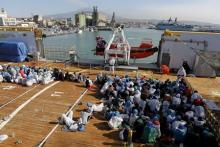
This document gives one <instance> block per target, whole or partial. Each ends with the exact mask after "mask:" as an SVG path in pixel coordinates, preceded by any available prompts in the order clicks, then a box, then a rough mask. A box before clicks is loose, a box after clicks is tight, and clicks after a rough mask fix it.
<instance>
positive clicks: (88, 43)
mask: <svg viewBox="0 0 220 147" xmlns="http://www.w3.org/2000/svg"><path fill="white" fill-rule="evenodd" d="M112 33H113V32H112V31H97V32H89V31H84V32H83V33H82V34H77V33H74V34H68V35H62V36H54V37H47V38H45V39H44V41H43V42H44V46H45V55H46V58H47V59H52V60H65V59H67V58H68V50H72V49H71V48H72V47H74V49H75V50H77V53H78V55H79V57H80V59H81V60H84V59H103V57H102V56H95V55H94V51H93V50H94V49H95V47H96V36H102V37H104V39H105V40H106V42H108V41H109V40H110V38H111V36H112ZM162 33H163V32H162V31H158V30H152V29H146V28H126V29H125V36H126V38H127V40H128V41H129V43H130V45H131V46H139V45H140V43H141V41H142V40H143V39H145V38H150V39H152V41H153V44H154V46H158V44H159V41H160V39H161V34H162ZM156 60H157V53H155V54H154V55H153V56H151V57H148V58H144V59H137V60H136V63H153V62H156Z"/></svg>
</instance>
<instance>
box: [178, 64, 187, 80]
mask: <svg viewBox="0 0 220 147" xmlns="http://www.w3.org/2000/svg"><path fill="white" fill-rule="evenodd" d="M177 77H179V78H181V77H182V78H183V77H186V70H185V69H184V67H183V66H182V67H181V68H180V69H179V70H178V72H177Z"/></svg>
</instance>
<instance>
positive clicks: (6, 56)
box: [0, 41, 28, 62]
mask: <svg viewBox="0 0 220 147" xmlns="http://www.w3.org/2000/svg"><path fill="white" fill-rule="evenodd" d="M27 54H28V49H27V47H26V45H25V44H24V43H23V42H7V41H4V42H3V41H0V60H1V61H10V62H22V61H24V60H25V58H26V57H27Z"/></svg>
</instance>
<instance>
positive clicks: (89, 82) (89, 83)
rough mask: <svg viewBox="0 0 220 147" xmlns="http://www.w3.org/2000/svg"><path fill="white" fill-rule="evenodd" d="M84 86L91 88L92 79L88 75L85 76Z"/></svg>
mask: <svg viewBox="0 0 220 147" xmlns="http://www.w3.org/2000/svg"><path fill="white" fill-rule="evenodd" d="M85 85H86V88H89V89H90V88H92V80H91V79H90V78H89V77H86V82H85Z"/></svg>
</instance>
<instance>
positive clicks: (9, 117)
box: [0, 81, 59, 130]
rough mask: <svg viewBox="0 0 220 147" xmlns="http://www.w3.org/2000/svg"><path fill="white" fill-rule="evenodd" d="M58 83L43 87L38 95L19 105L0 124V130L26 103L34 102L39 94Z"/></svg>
mask: <svg viewBox="0 0 220 147" xmlns="http://www.w3.org/2000/svg"><path fill="white" fill-rule="evenodd" d="M58 83H59V81H57V82H55V83H53V84H51V85H49V86H47V87H45V88H44V89H43V90H41V91H39V92H38V93H36V94H35V95H34V96H32V97H31V98H30V99H28V100H27V101H25V102H24V103H23V104H21V105H20V106H19V107H18V108H17V109H15V110H14V111H13V112H12V113H11V114H9V116H8V118H7V119H6V120H4V121H3V122H2V123H1V124H0V130H1V129H2V128H3V127H4V126H5V125H6V124H7V123H8V122H9V121H10V120H11V119H12V118H13V117H15V116H16V114H17V113H18V112H19V111H20V110H21V109H23V108H24V107H25V106H26V105H27V104H28V103H30V102H31V101H32V100H34V99H35V98H36V97H38V96H39V95H40V94H42V93H43V92H44V91H46V90H47V89H49V88H51V87H53V86H54V85H56V84H58Z"/></svg>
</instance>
